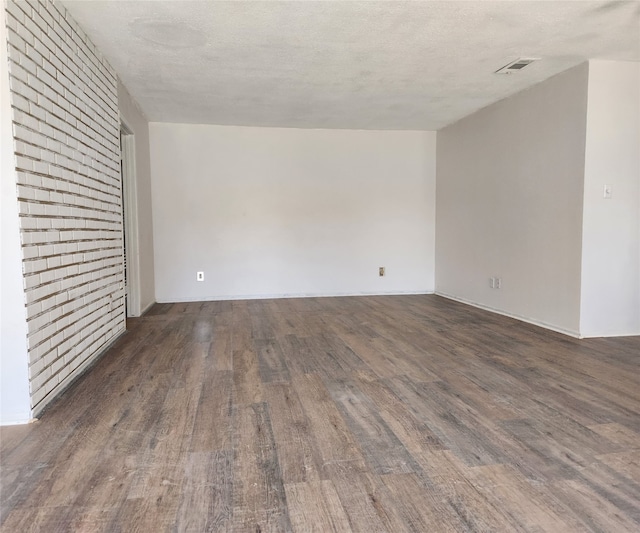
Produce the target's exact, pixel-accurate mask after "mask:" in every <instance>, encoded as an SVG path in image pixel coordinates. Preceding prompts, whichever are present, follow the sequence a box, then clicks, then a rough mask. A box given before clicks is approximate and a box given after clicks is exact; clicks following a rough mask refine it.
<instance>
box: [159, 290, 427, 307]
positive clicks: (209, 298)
mask: <svg viewBox="0 0 640 533" xmlns="http://www.w3.org/2000/svg"><path fill="white" fill-rule="evenodd" d="M420 294H434V291H433V290H420V291H388V292H385V291H382V292H380V291H378V292H344V293H342V292H333V293H326V292H324V293H295V294H239V295H232V294H227V295H214V296H198V297H192V296H185V297H178V298H171V299H164V298H158V303H160V304H173V303H181V302H217V301H228V300H280V299H283V298H336V297H343V296H404V295H420Z"/></svg>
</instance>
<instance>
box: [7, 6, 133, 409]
mask: <svg viewBox="0 0 640 533" xmlns="http://www.w3.org/2000/svg"><path fill="white" fill-rule="evenodd" d="M7 27H8V41H9V42H8V51H9V74H10V82H9V83H10V89H11V105H12V111H13V117H12V118H13V136H14V147H15V156H16V170H17V175H18V191H17V192H18V202H19V213H20V227H21V239H22V250H23V271H24V289H25V305H26V306H27V321H28V339H27V343H28V349H29V380H30V387H31V402H32V408H33V410H34V414H35V415H37V414H38V413H39V412H40V411H41V410H42V408H43V407H44V406H45V405H46V404H47V403H48V402H49V401H50V400H51V399H52V398H53V397H55V395H56V394H57V393H58V392H59V391H60V390H61V389H62V388H63V387H65V386H66V385H67V384H68V383H69V382H70V380H72V379H73V378H74V377H75V376H77V375H78V374H79V373H80V372H81V371H82V370H83V368H84V367H86V366H87V365H88V364H89V363H90V362H91V361H92V360H94V359H95V358H96V357H97V356H98V355H99V354H100V352H101V351H102V350H103V349H104V347H105V346H106V345H108V343H109V342H110V341H111V340H112V339H113V338H114V337H115V336H117V335H118V334H119V333H120V332H122V331H123V330H124V327H125V316H124V291H123V286H124V262H123V237H122V231H123V228H122V191H121V180H120V144H119V135H120V133H119V131H120V119H119V114H118V100H117V78H116V74H115V72H114V70H113V69H112V68H111V67H110V66H109V64H108V63H107V62H106V61H105V60H104V58H103V57H102V56H101V55H100V53H99V52H98V50H97V49H96V48H95V46H94V45H93V44H92V43H91V41H90V40H89V39H88V38H87V36H86V35H85V34H84V32H83V31H82V30H81V29H80V28H79V26H78V25H77V24H76V23H75V21H74V20H73V19H72V18H71V17H70V16H69V14H68V13H67V12H66V10H65V8H64V7H63V6H62V5H61V4H59V3H57V2H51V1H45V0H40V1H38V0H28V1H25V0H20V1H9V2H8V3H7Z"/></svg>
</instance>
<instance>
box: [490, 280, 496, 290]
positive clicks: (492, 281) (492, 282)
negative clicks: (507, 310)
mask: <svg viewBox="0 0 640 533" xmlns="http://www.w3.org/2000/svg"><path fill="white" fill-rule="evenodd" d="M489 287H491V288H492V289H495V288H496V278H489Z"/></svg>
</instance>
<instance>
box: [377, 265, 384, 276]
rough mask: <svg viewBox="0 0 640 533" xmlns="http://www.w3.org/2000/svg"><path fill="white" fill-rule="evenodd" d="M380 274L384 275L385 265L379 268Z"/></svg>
mask: <svg viewBox="0 0 640 533" xmlns="http://www.w3.org/2000/svg"><path fill="white" fill-rule="evenodd" d="M378 276H380V277H382V276H384V267H380V268H378Z"/></svg>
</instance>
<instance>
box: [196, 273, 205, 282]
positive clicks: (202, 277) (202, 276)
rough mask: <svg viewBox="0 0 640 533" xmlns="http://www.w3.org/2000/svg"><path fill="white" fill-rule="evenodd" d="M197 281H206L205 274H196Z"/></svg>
mask: <svg viewBox="0 0 640 533" xmlns="http://www.w3.org/2000/svg"><path fill="white" fill-rule="evenodd" d="M196 281H204V272H196Z"/></svg>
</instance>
